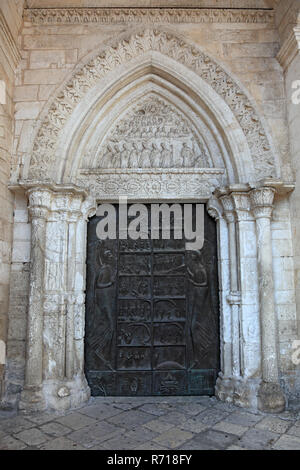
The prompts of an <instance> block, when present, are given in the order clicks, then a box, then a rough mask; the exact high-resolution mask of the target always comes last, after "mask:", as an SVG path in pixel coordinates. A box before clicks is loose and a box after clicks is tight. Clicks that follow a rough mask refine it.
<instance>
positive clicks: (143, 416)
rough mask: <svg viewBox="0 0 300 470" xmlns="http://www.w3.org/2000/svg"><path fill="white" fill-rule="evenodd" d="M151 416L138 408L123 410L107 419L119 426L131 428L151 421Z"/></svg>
mask: <svg viewBox="0 0 300 470" xmlns="http://www.w3.org/2000/svg"><path fill="white" fill-rule="evenodd" d="M152 419H153V416H152V415H150V414H148V413H144V412H143V411H139V410H129V411H123V412H122V413H119V414H118V415H116V416H112V417H111V418H108V420H107V421H109V422H110V423H113V424H116V425H118V426H121V427H125V428H131V427H133V426H138V425H141V424H145V423H147V422H148V421H151V420H152Z"/></svg>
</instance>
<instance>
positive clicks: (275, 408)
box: [257, 382, 286, 413]
mask: <svg viewBox="0 0 300 470" xmlns="http://www.w3.org/2000/svg"><path fill="white" fill-rule="evenodd" d="M257 398H258V409H259V410H260V411H264V412H265V413H281V412H282V411H284V410H285V408H286V398H285V395H284V393H283V391H282V390H281V388H280V385H279V384H278V383H272V382H261V384H260V387H259V390H258V394H257Z"/></svg>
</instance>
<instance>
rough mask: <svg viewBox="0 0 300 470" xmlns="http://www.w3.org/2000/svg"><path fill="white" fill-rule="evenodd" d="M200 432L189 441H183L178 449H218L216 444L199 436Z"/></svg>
mask: <svg viewBox="0 0 300 470" xmlns="http://www.w3.org/2000/svg"><path fill="white" fill-rule="evenodd" d="M199 436H200V434H199V435H198V436H196V437H194V438H193V439H191V440H190V441H187V442H185V443H184V444H182V445H181V446H180V450H219V449H216V445H215V444H213V443H212V442H209V441H207V440H206V439H205V437H203V436H202V437H201V438H199Z"/></svg>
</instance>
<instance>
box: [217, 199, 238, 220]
mask: <svg viewBox="0 0 300 470" xmlns="http://www.w3.org/2000/svg"><path fill="white" fill-rule="evenodd" d="M219 201H220V203H221V204H222V207H223V214H224V219H225V220H226V222H227V223H233V222H235V212H234V205H233V200H232V197H231V195H230V194H227V193H225V194H224V193H223V194H222V195H220V196H219Z"/></svg>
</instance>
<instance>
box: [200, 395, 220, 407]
mask: <svg viewBox="0 0 300 470" xmlns="http://www.w3.org/2000/svg"><path fill="white" fill-rule="evenodd" d="M197 403H198V404H199V405H202V406H205V407H207V406H214V405H215V404H216V403H217V400H216V399H215V397H197Z"/></svg>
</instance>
